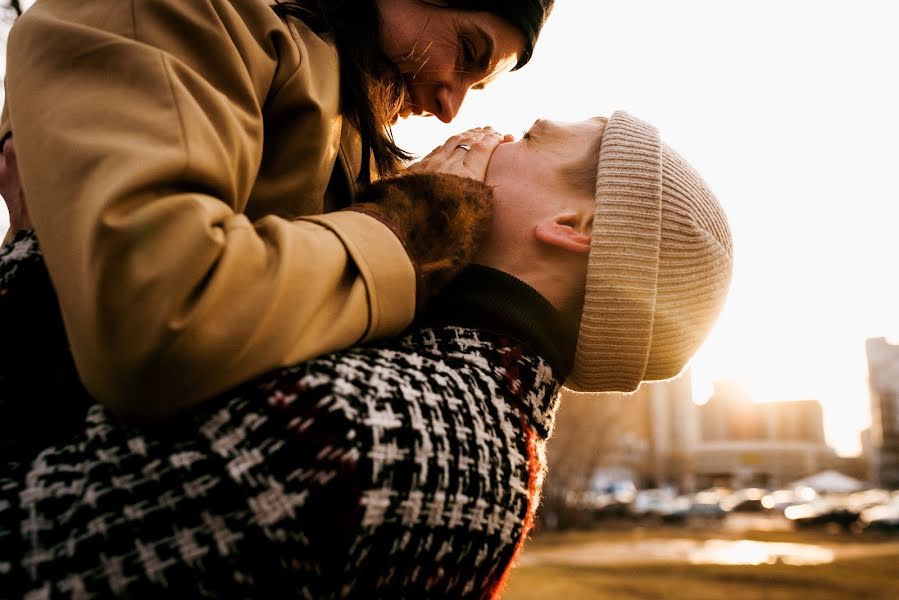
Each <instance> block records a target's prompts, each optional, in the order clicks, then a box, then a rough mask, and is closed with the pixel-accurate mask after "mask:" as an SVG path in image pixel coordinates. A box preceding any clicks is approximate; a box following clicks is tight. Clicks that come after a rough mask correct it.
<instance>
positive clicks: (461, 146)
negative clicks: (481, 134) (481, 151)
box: [456, 144, 471, 152]
mask: <svg viewBox="0 0 899 600" xmlns="http://www.w3.org/2000/svg"><path fill="white" fill-rule="evenodd" d="M460 148H461V149H462V150H465V151H466V152H468V151H469V150H471V146H469V145H468V144H459V145H458V146H456V150H458V149H460Z"/></svg>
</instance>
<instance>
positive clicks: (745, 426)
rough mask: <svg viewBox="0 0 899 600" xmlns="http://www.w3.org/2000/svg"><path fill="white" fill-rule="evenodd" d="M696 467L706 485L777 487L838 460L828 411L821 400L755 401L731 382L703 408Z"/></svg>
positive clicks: (718, 385) (720, 387) (717, 387)
mask: <svg viewBox="0 0 899 600" xmlns="http://www.w3.org/2000/svg"><path fill="white" fill-rule="evenodd" d="M699 421H700V426H699V428H700V431H701V436H700V440H699V442H698V444H697V446H696V448H695V452H694V461H693V462H694V468H695V472H696V477H697V480H698V483H699V484H700V485H701V486H708V485H729V486H735V487H741V486H750V485H757V486H763V487H777V486H780V485H784V484H786V483H788V482H789V481H793V480H796V479H800V478H802V477H805V476H807V475H810V474H812V473H815V472H817V471H819V470H821V469H824V468H826V467H827V466H829V465H830V464H832V461H833V458H834V453H833V450H831V449H830V448H829V447H828V446H827V444H826V443H825V439H824V414H823V411H822V409H821V404H820V403H819V402H818V401H816V400H802V401H791V402H772V403H764V404H759V403H756V402H753V401H752V399H751V398H750V396H749V394H748V392H746V391H745V390H744V389H743V388H741V387H739V386H737V385H736V384H733V383H730V382H726V381H723V382H718V383H716V384H715V393H714V394H713V395H712V398H711V399H710V400H709V402H708V403H707V404H705V405H704V406H701V407H700V408H699Z"/></svg>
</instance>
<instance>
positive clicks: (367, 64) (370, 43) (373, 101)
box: [272, 0, 553, 184]
mask: <svg viewBox="0 0 899 600" xmlns="http://www.w3.org/2000/svg"><path fill="white" fill-rule="evenodd" d="M421 1H422V2H425V3H427V4H432V5H435V6H443V7H446V8H456V9H461V10H482V11H487V12H491V13H494V14H496V15H497V16H499V17H500V18H503V19H505V20H507V21H508V22H510V23H511V24H512V25H514V26H516V27H518V28H519V29H520V30H521V31H522V32H523V33H524V35H525V38H526V41H527V43H526V51H525V54H524V55H523V56H522V57H521V60H520V61H519V62H518V65H517V66H516V67H515V68H516V69H517V68H520V67H521V66H523V65H524V63H526V62H527V61H528V59H530V56H531V52H532V50H533V46H534V43H535V42H536V40H537V35H538V34H539V33H540V28H541V27H542V25H543V22H544V21H545V20H546V17H547V16H548V15H549V12H550V10H552V6H553V0H421ZM272 8H273V9H274V11H275V12H276V13H277V14H278V15H279V16H281V17H282V18H283V17H287V16H292V17H296V18H298V19H300V20H301V21H303V22H304V23H305V24H306V26H307V27H309V28H310V29H311V30H312V31H314V32H316V33H330V34H331V35H333V36H334V43H335V45H336V46H337V52H338V54H339V56H340V102H341V113H342V114H343V117H344V118H345V119H346V120H348V121H349V122H350V123H351V124H352V125H353V126H354V127H355V128H356V129H357V130H358V131H359V135H360V137H361V140H362V165H361V168H360V170H359V174H358V176H357V180H358V181H359V182H361V183H363V184H366V183H369V182H370V179H371V158H372V157H374V161H375V167H376V168H377V171H378V174H379V175H380V176H385V175H393V174H395V173H396V172H397V171H399V169H400V167H401V165H402V164H403V163H404V162H405V161H408V160H409V159H411V158H412V155H411V154H409V153H407V152H406V151H405V150H403V149H402V148H400V147H399V146H397V145H396V142H395V141H394V139H393V131H392V130H391V128H390V124H391V123H392V122H393V121H395V120H396V117H397V115H398V114H399V112H400V110H401V109H402V107H403V103H404V101H405V94H406V88H405V83H404V82H403V76H402V74H401V73H400V72H399V69H398V68H397V66H396V65H395V64H394V63H393V61H391V60H390V58H389V57H388V56H387V55H385V54H384V52H383V50H381V44H380V37H379V30H378V29H379V28H378V24H379V23H380V14H379V12H378V7H377V3H376V0H276V4H275V5H274V6H273V7H272Z"/></svg>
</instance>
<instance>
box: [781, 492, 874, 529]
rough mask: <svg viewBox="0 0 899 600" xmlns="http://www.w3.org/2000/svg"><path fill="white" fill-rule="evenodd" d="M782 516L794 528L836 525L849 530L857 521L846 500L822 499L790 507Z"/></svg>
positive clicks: (855, 514)
mask: <svg viewBox="0 0 899 600" xmlns="http://www.w3.org/2000/svg"><path fill="white" fill-rule="evenodd" d="M784 516H785V517H786V518H788V519H789V520H790V521H791V522H792V523H793V524H794V525H795V526H796V527H813V526H816V525H829V524H836V525H839V526H840V527H843V528H844V529H849V528H850V527H851V526H852V525H853V524H854V523H855V522H856V521H857V520H858V513H856V512H854V511H852V510H851V509H850V508H849V504H848V502H847V501H846V500H842V499H838V498H824V497H819V498H817V499H816V500H814V501H812V502H808V503H806V504H797V505H795V506H790V507H788V508H787V509H786V510H784Z"/></svg>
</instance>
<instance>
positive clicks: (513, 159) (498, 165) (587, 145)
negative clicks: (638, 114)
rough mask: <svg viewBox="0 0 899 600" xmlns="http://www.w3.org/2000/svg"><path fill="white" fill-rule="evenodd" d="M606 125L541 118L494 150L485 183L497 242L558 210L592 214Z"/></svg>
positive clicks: (530, 227)
mask: <svg viewBox="0 0 899 600" xmlns="http://www.w3.org/2000/svg"><path fill="white" fill-rule="evenodd" d="M606 122H607V119H605V118H602V117H596V118H593V119H587V120H586V121H579V122H577V123H561V122H557V121H547V120H539V121H537V122H536V123H534V125H533V126H532V127H531V128H530V129H529V130H528V131H527V133H525V135H524V136H523V137H522V138H521V140H519V141H517V142H512V143H505V144H502V145H500V146H499V148H497V149H496V151H495V152H494V153H493V157H492V158H491V159H490V164H489V166H488V167H487V176H486V179H485V183H487V184H488V185H490V186H493V188H494V199H495V202H494V206H495V217H494V226H493V231H492V233H491V237H493V238H494V241H495V242H497V243H503V242H504V241H505V242H511V241H513V240H514V239H515V237H517V236H516V233H525V234H530V233H531V232H532V231H533V228H534V225H535V224H536V223H538V222H539V221H540V220H541V219H543V218H545V217H546V216H547V215H548V214H551V213H553V212H556V211H558V210H570V211H577V212H582V211H584V210H586V211H588V212H589V213H590V214H592V207H593V205H594V202H595V200H594V198H595V181H596V164H597V160H598V156H599V146H600V143H601V141H602V135H603V132H604V131H605V127H606Z"/></svg>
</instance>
